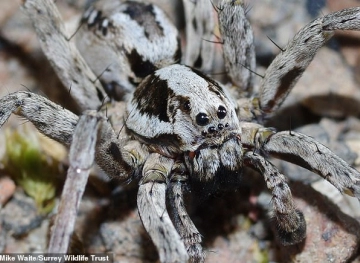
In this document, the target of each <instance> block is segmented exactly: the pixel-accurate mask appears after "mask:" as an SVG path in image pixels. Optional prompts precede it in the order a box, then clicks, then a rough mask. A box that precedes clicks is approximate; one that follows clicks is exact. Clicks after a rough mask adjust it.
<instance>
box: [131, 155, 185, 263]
mask: <svg viewBox="0 0 360 263" xmlns="http://www.w3.org/2000/svg"><path fill="white" fill-rule="evenodd" d="M173 163H174V161H173V160H172V159H169V158H165V157H163V156H161V155H160V154H157V153H153V154H150V155H149V157H148V158H147V160H146V161H145V164H144V168H143V171H142V179H141V180H140V186H139V192H138V198H137V205H138V209H139V215H140V218H141V220H142V223H143V225H144V227H145V229H146V231H147V232H148V233H149V235H150V237H151V239H152V241H153V242H154V244H155V246H156V247H157V249H158V252H159V255H160V262H187V260H188V257H189V256H188V254H187V252H186V248H185V246H184V243H183V241H182V240H181V238H180V236H179V234H178V232H177V231H176V229H175V227H174V225H173V223H172V221H171V219H170V217H169V214H168V212H167V209H166V201H165V199H166V190H167V181H168V177H169V174H170V172H171V169H172V166H173Z"/></svg>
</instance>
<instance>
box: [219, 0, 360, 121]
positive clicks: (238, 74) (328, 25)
mask: <svg viewBox="0 0 360 263" xmlns="http://www.w3.org/2000/svg"><path fill="white" fill-rule="evenodd" d="M238 2H240V4H238ZM244 8H245V7H244V4H243V3H242V1H228V0H223V1H222V3H221V5H220V8H219V9H220V11H219V23H220V28H221V32H222V37H223V41H224V55H225V59H226V61H227V65H228V66H227V67H228V71H229V75H230V77H231V78H232V80H233V82H234V83H235V84H237V86H238V87H239V88H240V89H242V90H246V89H247V86H246V85H245V84H242V85H240V84H241V82H240V81H239V80H238V79H241V80H243V82H244V83H251V82H252V77H251V75H252V74H251V72H254V71H255V64H254V63H252V61H253V56H254V55H253V52H252V50H253V43H252V30H251V27H250V25H249V22H248V21H247V19H246V17H245V13H244ZM234 21H236V22H234ZM234 24H235V25H237V24H241V25H243V28H241V27H234V26H233V25H234ZM335 30H360V7H357V8H350V9H344V10H341V11H338V12H334V13H330V14H328V15H325V16H323V17H320V18H318V19H316V20H314V21H313V22H311V23H309V24H308V25H306V26H305V27H304V28H302V29H301V30H300V31H299V32H298V33H297V34H296V35H295V36H294V38H293V39H292V40H291V41H290V42H289V43H288V44H287V46H286V47H285V48H284V49H282V50H281V53H280V54H279V55H277V57H276V58H275V59H274V61H273V62H272V63H271V64H270V66H269V67H268V69H267V70H266V72H265V75H264V77H263V79H262V81H261V83H260V90H259V93H258V94H254V95H255V98H254V99H252V100H248V99H245V98H241V99H239V100H238V106H239V109H238V115H239V117H240V119H241V120H244V121H252V120H254V119H262V117H263V116H264V115H266V114H270V113H272V112H274V111H275V110H276V109H278V108H279V107H280V106H281V104H282V103H283V101H284V100H285V99H286V97H287V96H288V94H289V92H290V91H291V89H292V88H293V87H294V85H295V84H296V82H297V81H298V79H299V78H300V77H301V75H302V74H303V72H304V71H305V69H306V68H307V67H308V65H309V64H310V62H311V61H312V60H313V58H314V56H315V55H316V53H317V51H318V50H319V49H320V48H321V47H322V46H323V45H324V44H325V43H326V42H327V41H328V40H329V39H330V38H331V37H332V36H333V33H334V31H335ZM227 32H232V34H228V33H227ZM234 36H236V37H234ZM240 43H241V44H240ZM230 51H233V53H231V52H230ZM249 75H250V76H249ZM245 80H246V82H245Z"/></svg>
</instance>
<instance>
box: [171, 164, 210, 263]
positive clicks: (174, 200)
mask: <svg viewBox="0 0 360 263" xmlns="http://www.w3.org/2000/svg"><path fill="white" fill-rule="evenodd" d="M188 180H189V175H188V171H187V169H186V167H185V165H184V163H182V162H175V164H174V166H173V169H172V174H171V178H170V184H169V187H168V199H169V204H170V213H171V216H172V219H173V222H174V226H175V228H176V230H177V232H178V233H179V234H180V237H181V239H182V241H183V242H184V244H185V248H186V250H187V253H188V255H189V259H190V262H194V263H198V262H204V260H205V253H204V252H203V249H202V246H201V241H202V238H201V235H200V233H199V231H198V230H197V228H196V226H195V225H194V223H193V222H192V220H191V218H190V216H189V214H188V212H187V211H186V208H185V203H184V190H185V189H186V183H187V182H188Z"/></svg>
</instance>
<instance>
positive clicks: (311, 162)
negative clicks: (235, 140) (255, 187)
mask: <svg viewBox="0 0 360 263" xmlns="http://www.w3.org/2000/svg"><path fill="white" fill-rule="evenodd" d="M241 141H242V143H243V145H244V146H245V147H246V148H250V149H253V150H255V151H258V152H259V153H260V154H264V155H269V154H270V155H271V156H273V157H275V158H279V159H282V160H285V161H288V162H292V163H294V164H296V165H299V166H302V167H304V168H306V169H308V170H310V171H312V172H314V173H317V174H319V175H320V176H321V177H323V178H324V179H325V180H327V181H328V182H330V183H331V184H332V185H334V186H335V187H336V188H337V189H338V190H339V191H340V192H341V193H345V194H348V195H350V196H355V197H356V198H357V199H358V200H359V201H360V173H359V172H358V171H357V170H355V169H354V168H352V167H350V165H349V164H347V163H346V162H345V161H344V160H342V159H341V158H340V157H338V156H337V155H335V154H334V153H333V152H332V151H330V150H329V149H328V148H327V147H325V146H324V145H322V144H321V143H319V142H317V141H316V140H314V139H313V138H311V137H309V136H306V135H304V134H300V133H296V132H293V131H291V132H290V131H283V132H275V131H274V130H273V129H269V128H264V127H262V126H260V125H258V124H254V123H242V134H241ZM244 163H245V165H248V166H250V167H252V168H254V169H255V170H258V171H260V172H261V173H263V174H264V176H265V180H266V183H267V185H268V187H269V189H271V190H272V193H273V205H274V210H275V218H276V219H277V223H278V229H279V230H280V232H279V236H280V239H281V241H282V242H283V243H284V244H285V245H286V244H294V243H298V242H300V241H301V239H302V238H303V237H304V235H303V236H302V235H301V233H302V230H303V231H305V222H304V220H303V218H302V216H301V213H299V212H298V211H296V210H295V209H294V207H293V204H292V199H291V194H290V191H289V190H288V186H287V185H286V183H285V181H284V180H283V175H281V174H280V173H279V172H277V170H276V168H274V167H273V166H272V165H271V164H270V163H269V162H267V161H266V160H265V159H263V157H260V156H258V155H255V154H253V153H252V154H250V153H247V154H246V155H245V161H244ZM274 169H275V170H274ZM277 214H279V216H278V215H277ZM283 230H285V231H283Z"/></svg>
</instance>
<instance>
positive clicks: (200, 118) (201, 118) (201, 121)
mask: <svg viewBox="0 0 360 263" xmlns="http://www.w3.org/2000/svg"><path fill="white" fill-rule="evenodd" d="M196 123H197V124H198V125H200V126H205V125H206V124H208V123H209V117H208V116H207V115H206V114H205V113H199V114H198V115H196Z"/></svg>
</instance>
